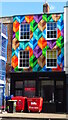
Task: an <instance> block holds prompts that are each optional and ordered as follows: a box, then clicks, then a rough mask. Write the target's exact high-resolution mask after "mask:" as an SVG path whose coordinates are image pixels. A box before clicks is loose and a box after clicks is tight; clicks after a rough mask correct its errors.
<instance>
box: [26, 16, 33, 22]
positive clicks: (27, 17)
mask: <svg viewBox="0 0 68 120" xmlns="http://www.w3.org/2000/svg"><path fill="white" fill-rule="evenodd" d="M25 20H26V22H27V23H30V22H31V21H32V20H33V16H25Z"/></svg>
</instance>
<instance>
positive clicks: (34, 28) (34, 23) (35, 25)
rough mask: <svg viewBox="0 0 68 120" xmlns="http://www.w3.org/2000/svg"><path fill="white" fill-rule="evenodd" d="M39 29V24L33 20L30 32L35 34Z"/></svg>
mask: <svg viewBox="0 0 68 120" xmlns="http://www.w3.org/2000/svg"><path fill="white" fill-rule="evenodd" d="M37 27H38V24H37V23H36V22H35V20H32V22H31V23H30V30H31V31H32V32H34V31H35V30H36V28H37Z"/></svg>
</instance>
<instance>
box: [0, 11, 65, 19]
mask: <svg viewBox="0 0 68 120" xmlns="http://www.w3.org/2000/svg"><path fill="white" fill-rule="evenodd" d="M44 14H64V12H57V13H55V12H54V13H37V14H22V15H13V16H5V17H0V18H12V17H15V16H32V15H44Z"/></svg>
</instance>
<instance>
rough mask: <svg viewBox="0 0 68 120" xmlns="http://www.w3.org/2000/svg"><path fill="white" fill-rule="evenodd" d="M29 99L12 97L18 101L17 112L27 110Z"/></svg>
mask: <svg viewBox="0 0 68 120" xmlns="http://www.w3.org/2000/svg"><path fill="white" fill-rule="evenodd" d="M26 98H27V97H22V96H16V97H12V100H17V102H16V111H17V112H19V111H24V109H25V99H26Z"/></svg>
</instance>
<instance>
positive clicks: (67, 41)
mask: <svg viewBox="0 0 68 120" xmlns="http://www.w3.org/2000/svg"><path fill="white" fill-rule="evenodd" d="M64 70H65V72H66V74H68V7H67V6H66V7H64Z"/></svg>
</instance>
